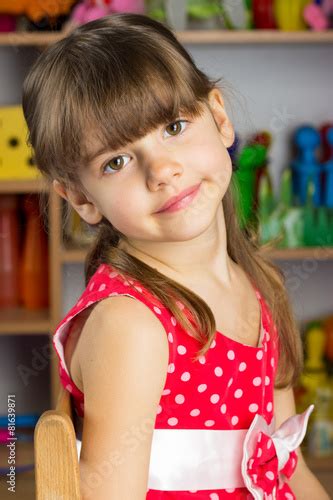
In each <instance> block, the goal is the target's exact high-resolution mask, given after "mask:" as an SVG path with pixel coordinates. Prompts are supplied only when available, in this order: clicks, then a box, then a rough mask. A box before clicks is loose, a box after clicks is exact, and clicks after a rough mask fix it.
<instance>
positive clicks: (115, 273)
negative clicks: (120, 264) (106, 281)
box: [109, 271, 118, 278]
mask: <svg viewBox="0 0 333 500" xmlns="http://www.w3.org/2000/svg"><path fill="white" fill-rule="evenodd" d="M109 276H110V278H115V277H116V276H118V273H117V271H112V273H110V274H109Z"/></svg>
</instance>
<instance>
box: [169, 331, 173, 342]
mask: <svg viewBox="0 0 333 500" xmlns="http://www.w3.org/2000/svg"><path fill="white" fill-rule="evenodd" d="M168 339H169V342H171V343H172V342H173V335H172V333H171V332H169V333H168Z"/></svg>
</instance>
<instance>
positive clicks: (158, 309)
mask: <svg viewBox="0 0 333 500" xmlns="http://www.w3.org/2000/svg"><path fill="white" fill-rule="evenodd" d="M154 311H155V312H156V313H157V314H161V309H160V308H159V307H156V306H154Z"/></svg>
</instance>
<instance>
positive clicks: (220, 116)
mask: <svg viewBox="0 0 333 500" xmlns="http://www.w3.org/2000/svg"><path fill="white" fill-rule="evenodd" d="M208 102H209V107H210V109H211V112H212V115H213V118H214V121H215V123H216V126H217V128H218V130H219V132H220V134H221V137H222V141H223V144H224V145H225V147H226V148H229V147H230V146H232V144H233V143H234V140H235V131H234V127H233V125H232V123H231V121H230V120H229V117H228V115H227V112H226V110H225V106H224V99H223V97H222V94H221V92H220V91H219V89H218V88H216V87H214V88H213V89H212V90H211V91H210V92H209V95H208Z"/></svg>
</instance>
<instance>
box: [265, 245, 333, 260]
mask: <svg viewBox="0 0 333 500" xmlns="http://www.w3.org/2000/svg"><path fill="white" fill-rule="evenodd" d="M261 252H262V255H265V256H268V257H269V258H270V259H273V260H303V259H307V260H332V259H333V247H303V248H301V247H300V248H276V249H274V250H264V249H263V250H262V251H261Z"/></svg>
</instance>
